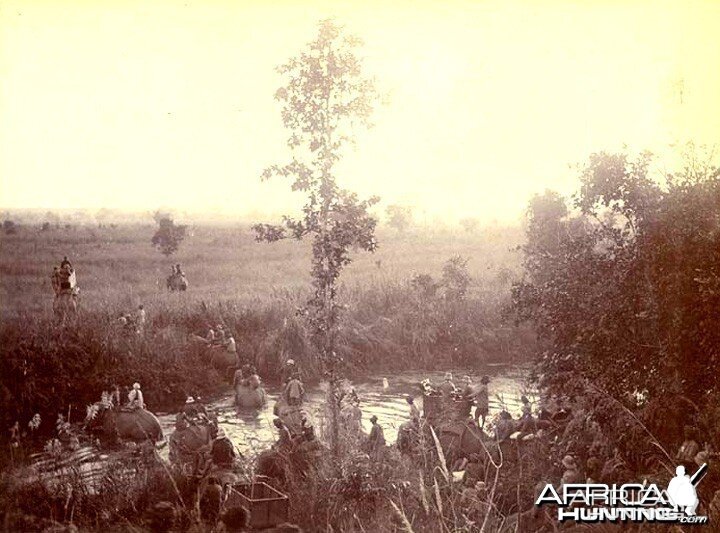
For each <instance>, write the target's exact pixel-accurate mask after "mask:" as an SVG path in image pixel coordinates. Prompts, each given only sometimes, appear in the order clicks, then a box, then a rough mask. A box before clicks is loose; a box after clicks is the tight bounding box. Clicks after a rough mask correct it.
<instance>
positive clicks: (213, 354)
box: [208, 346, 238, 371]
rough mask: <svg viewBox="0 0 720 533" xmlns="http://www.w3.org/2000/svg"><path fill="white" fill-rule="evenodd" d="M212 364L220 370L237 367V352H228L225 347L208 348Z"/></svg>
mask: <svg viewBox="0 0 720 533" xmlns="http://www.w3.org/2000/svg"><path fill="white" fill-rule="evenodd" d="M208 350H209V354H208V358H209V359H210V364H211V365H212V366H213V367H215V368H216V369H218V370H221V371H226V370H228V369H229V368H235V367H237V364H238V357H237V354H236V353H234V352H228V351H227V350H226V349H225V348H222V347H215V346H211V347H209V348H208Z"/></svg>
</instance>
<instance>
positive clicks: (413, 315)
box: [0, 280, 534, 436]
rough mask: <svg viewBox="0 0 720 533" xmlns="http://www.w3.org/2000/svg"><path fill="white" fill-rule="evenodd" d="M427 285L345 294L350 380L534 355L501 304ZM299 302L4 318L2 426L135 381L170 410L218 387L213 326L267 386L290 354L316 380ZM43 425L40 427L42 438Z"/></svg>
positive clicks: (0, 330) (76, 405)
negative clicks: (141, 320)
mask: <svg viewBox="0 0 720 533" xmlns="http://www.w3.org/2000/svg"><path fill="white" fill-rule="evenodd" d="M427 291H428V288H427V285H419V284H418V283H417V282H413V280H409V281H408V282H406V283H397V284H386V285H383V286H379V287H378V286H376V287H369V288H367V290H364V291H356V292H349V293H347V294H346V300H347V301H348V302H351V305H350V307H349V310H348V312H347V313H346V315H345V317H344V321H343V325H342V327H341V329H340V332H339V335H338V341H337V351H338V354H339V355H340V356H341V357H342V358H343V361H344V372H345V374H346V375H347V376H348V377H351V378H353V377H356V376H362V375H366V374H368V373H369V372H375V373H376V372H379V371H392V370H397V369H405V370H407V369H413V368H426V369H437V368H446V367H452V366H462V367H471V368H480V367H482V365H484V364H487V363H490V362H493V361H503V362H511V361H522V360H523V359H525V358H526V357H529V356H527V355H526V354H528V353H529V352H530V351H531V350H532V346H533V345H534V344H533V343H534V337H533V336H532V334H531V333H530V332H529V331H528V330H527V329H523V328H515V327H512V326H507V325H504V323H503V322H502V320H501V318H500V312H499V310H498V309H496V308H494V307H488V306H486V304H485V303H484V302H483V300H481V299H478V298H474V297H470V296H468V297H467V298H464V299H457V300H448V299H446V298H443V297H442V296H441V295H439V294H438V295H435V296H432V295H429V294H428V293H427ZM301 303H302V298H301V297H300V296H298V297H295V298H293V297H289V296H288V297H286V298H279V299H276V300H269V301H267V302H254V303H251V304H248V303H244V304H243V303H241V302H222V303H216V304H214V305H209V304H207V303H199V304H196V305H177V306H172V307H171V306H163V307H154V306H147V307H146V312H147V317H148V318H147V323H146V324H145V326H144V327H142V328H141V329H140V330H137V331H136V330H135V328H128V327H127V326H124V325H123V324H121V323H120V322H119V321H118V316H120V314H121V312H120V311H121V310H120V309H104V308H91V309H86V308H84V309H83V310H82V312H81V314H80V315H79V316H78V318H77V319H76V320H71V321H68V322H67V323H65V324H63V325H59V324H57V322H56V321H55V320H54V319H51V318H47V317H33V316H22V317H17V318H15V319H6V320H4V321H3V322H2V325H0V374H1V377H0V382H1V383H2V389H1V390H2V394H0V422H1V423H2V424H3V427H6V428H10V427H11V426H12V425H13V424H15V422H18V423H19V425H20V428H21V432H25V433H28V434H31V433H33V432H30V431H26V428H27V423H28V422H29V421H30V419H32V417H33V416H34V415H35V414H40V416H41V418H42V419H43V420H55V418H56V417H57V414H58V413H59V412H60V413H67V412H68V410H70V411H71V412H73V413H75V415H74V416H77V415H78V413H83V412H84V410H85V406H87V405H89V404H91V403H93V402H95V401H97V400H98V398H99V395H100V393H101V392H102V391H110V390H112V389H113V387H114V386H115V385H118V386H119V387H121V390H122V389H124V388H125V389H126V388H128V387H130V386H131V385H132V383H134V382H139V383H140V384H141V386H142V390H143V392H144V394H145V398H146V401H147V402H148V405H149V407H150V409H151V410H156V411H172V410H173V409H175V408H176V407H177V406H178V405H181V404H182V403H183V402H184V400H185V398H186V397H187V396H188V395H193V396H198V395H199V396H203V397H209V396H212V395H217V394H219V393H220V392H222V391H223V390H225V389H226V388H227V387H228V385H229V383H230V380H231V373H230V371H228V369H226V368H213V367H212V365H211V364H210V363H209V361H208V359H209V358H208V354H207V352H206V350H205V348H204V346H203V345H202V344H201V343H196V342H192V340H191V335H204V334H205V333H206V331H207V328H208V327H209V326H211V325H217V324H222V325H223V327H224V329H225V331H227V332H229V333H231V334H233V335H234V338H235V339H236V345H237V353H238V357H239V359H240V360H241V361H243V362H249V363H252V364H254V365H255V366H256V367H257V369H258V371H259V372H260V374H261V376H262V377H263V379H264V380H265V381H266V382H269V383H274V382H278V381H279V376H280V371H281V368H282V366H283V364H284V362H285V360H286V359H288V358H293V359H295V361H296V362H297V363H298V364H299V366H300V367H301V369H302V373H303V378H304V379H305V380H306V381H308V382H309V383H313V382H317V381H318V380H319V379H320V377H321V375H322V369H321V368H320V366H319V364H318V362H317V359H316V358H315V354H314V349H313V347H312V343H311V342H310V340H309V334H308V333H307V331H306V330H305V325H304V319H303V317H302V316H298V314H297V309H298V307H299V306H300V304H301ZM123 395H124V392H123ZM79 416H81V417H82V416H83V415H82V414H80V415H79ZM76 420H77V419H76ZM46 427H47V425H45V426H41V428H40V429H39V430H38V431H36V432H35V433H39V434H41V435H44V436H47V434H48V433H47V430H46Z"/></svg>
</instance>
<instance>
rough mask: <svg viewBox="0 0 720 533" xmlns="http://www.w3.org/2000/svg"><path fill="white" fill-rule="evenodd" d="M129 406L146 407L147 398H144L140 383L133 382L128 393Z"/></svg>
mask: <svg viewBox="0 0 720 533" xmlns="http://www.w3.org/2000/svg"><path fill="white" fill-rule="evenodd" d="M127 406H128V407H129V408H130V409H145V400H144V399H143V393H142V391H141V390H140V383H137V382H135V383H133V386H132V389H130V392H129V393H128V403H127Z"/></svg>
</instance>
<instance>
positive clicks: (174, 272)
mask: <svg viewBox="0 0 720 533" xmlns="http://www.w3.org/2000/svg"><path fill="white" fill-rule="evenodd" d="M176 276H185V272H183V270H182V268H180V263H178V264H176V265H170V277H171V278H172V277H176Z"/></svg>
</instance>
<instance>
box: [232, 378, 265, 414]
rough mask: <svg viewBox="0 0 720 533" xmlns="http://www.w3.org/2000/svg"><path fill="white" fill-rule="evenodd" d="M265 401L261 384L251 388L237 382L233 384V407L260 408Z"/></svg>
mask: <svg viewBox="0 0 720 533" xmlns="http://www.w3.org/2000/svg"><path fill="white" fill-rule="evenodd" d="M266 403H267V395H266V394H265V389H264V388H263V387H262V386H258V387H256V388H253V387H252V386H250V385H246V384H244V383H242V382H239V383H238V384H237V385H235V407H240V408H256V409H257V408H260V407H263V406H264V405H265V404H266Z"/></svg>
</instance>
